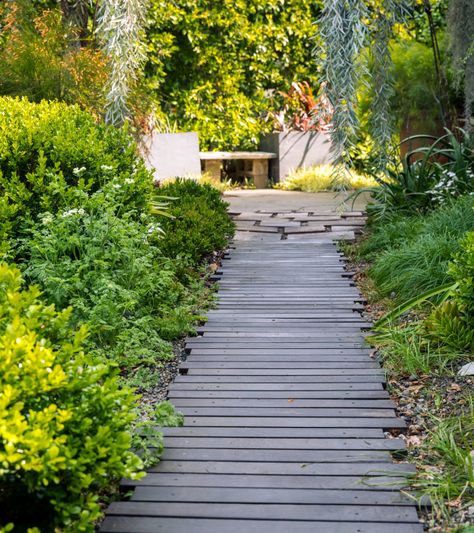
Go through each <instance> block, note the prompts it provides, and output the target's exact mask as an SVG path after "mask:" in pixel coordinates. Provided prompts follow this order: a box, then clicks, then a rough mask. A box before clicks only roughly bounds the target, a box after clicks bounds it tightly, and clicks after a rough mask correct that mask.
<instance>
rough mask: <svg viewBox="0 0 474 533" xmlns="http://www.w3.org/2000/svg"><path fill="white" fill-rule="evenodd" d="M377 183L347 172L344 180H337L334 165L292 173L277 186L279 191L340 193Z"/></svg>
mask: <svg viewBox="0 0 474 533" xmlns="http://www.w3.org/2000/svg"><path fill="white" fill-rule="evenodd" d="M376 185H377V183H376V182H375V180H373V179H372V178H369V177H368V176H363V175H361V174H357V173H356V172H350V173H349V172H345V176H344V179H343V180H341V179H340V178H338V179H337V180H335V176H334V167H333V166H332V165H318V166H314V167H309V168H301V169H298V170H295V171H293V172H291V173H290V174H289V175H288V177H287V178H285V181H283V182H282V183H279V184H278V185H277V188H278V189H283V190H285V191H305V192H320V191H338V190H341V189H362V188H363V187H369V186H376Z"/></svg>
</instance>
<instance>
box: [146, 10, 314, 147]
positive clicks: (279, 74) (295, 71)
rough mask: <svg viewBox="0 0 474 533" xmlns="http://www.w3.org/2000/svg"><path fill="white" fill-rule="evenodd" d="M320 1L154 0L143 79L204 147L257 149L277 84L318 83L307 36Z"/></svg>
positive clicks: (168, 112)
mask: <svg viewBox="0 0 474 533" xmlns="http://www.w3.org/2000/svg"><path fill="white" fill-rule="evenodd" d="M321 4H322V2H320V1H319V0H318V1H315V2H307V1H305V0H285V1H284V2H283V1H280V0H271V1H269V2H261V1H259V0H219V1H217V2H216V1H215V0H202V1H200V2H196V1H194V0H176V1H174V2H168V1H166V0H153V1H152V2H151V9H150V17H151V24H150V27H149V29H148V42H149V47H148V50H149V61H148V66H147V78H148V82H149V85H150V88H151V90H152V91H154V92H155V94H156V95H157V100H158V101H159V103H160V106H161V108H162V111H163V114H164V116H166V117H171V118H172V119H175V120H177V122H178V126H179V127H180V128H182V129H184V130H195V131H198V132H199V134H200V139H201V144H202V146H203V147H204V148H212V149H226V150H230V149H235V148H255V146H256V145H257V144H258V136H259V134H260V132H261V131H262V129H265V128H268V127H270V124H268V125H265V123H264V120H263V119H264V115H265V113H266V112H268V111H276V110H278V109H279V107H280V105H281V99H280V97H279V95H278V91H279V90H281V91H288V90H289V88H290V86H291V83H292V82H293V81H308V82H309V83H310V85H311V86H312V87H313V88H315V87H318V86H319V83H318V72H317V68H316V66H315V64H314V60H313V57H312V49H313V47H314V45H315V40H314V39H311V38H309V37H310V36H313V35H314V34H315V28H314V25H313V23H314V21H315V20H316V19H317V18H318V17H319V15H320V5H321ZM267 91H268V92H267ZM271 95H273V96H274V97H276V101H273V96H271Z"/></svg>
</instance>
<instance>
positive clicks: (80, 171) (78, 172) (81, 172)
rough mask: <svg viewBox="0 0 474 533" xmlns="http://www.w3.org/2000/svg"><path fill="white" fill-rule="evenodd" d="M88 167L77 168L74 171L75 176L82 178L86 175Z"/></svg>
mask: <svg viewBox="0 0 474 533" xmlns="http://www.w3.org/2000/svg"><path fill="white" fill-rule="evenodd" d="M86 170H87V169H86V167H81V168H78V167H75V168H74V169H73V171H72V173H73V174H74V175H75V176H81V175H82V174H84V172H85V171H86Z"/></svg>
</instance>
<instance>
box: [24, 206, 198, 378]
mask: <svg viewBox="0 0 474 533" xmlns="http://www.w3.org/2000/svg"><path fill="white" fill-rule="evenodd" d="M94 199H95V198H94V197H92V200H94ZM92 200H90V201H89V202H87V203H85V204H84V208H85V209H84V208H83V209H81V210H80V211H79V212H78V211H77V210H68V211H65V212H62V213H59V214H58V215H57V216H54V217H53V216H52V215H47V217H48V218H46V217H43V221H44V224H43V225H42V226H38V227H37V228H35V229H34V230H33V235H32V237H31V238H30V239H28V242H27V244H26V246H27V247H28V249H29V251H30V257H29V260H28V263H27V266H26V269H25V273H26V275H27V276H28V280H29V281H31V282H35V283H38V284H39V286H40V287H41V289H42V290H43V291H44V294H45V296H46V297H47V298H48V301H50V302H52V303H54V304H55V305H56V306H57V307H58V308H64V307H66V306H68V305H73V306H74V313H73V317H74V321H75V323H78V324H81V323H87V324H88V325H89V328H90V332H91V333H90V338H89V347H90V350H91V351H92V352H93V353H95V354H100V355H101V356H102V358H105V359H108V360H109V361H115V362H116V363H118V364H119V365H120V367H121V368H122V369H124V370H126V371H127V373H130V372H133V371H134V369H136V367H138V366H140V365H143V364H146V365H156V364H157V361H159V359H160V358H163V357H164V356H167V355H168V356H169V355H170V354H171V349H170V346H169V344H168V343H167V342H165V341H164V339H172V338H175V337H176V336H177V335H180V334H184V333H188V332H190V331H191V323H192V320H193V312H192V304H193V299H192V297H191V296H190V295H189V294H188V290H187V289H186V288H185V287H184V286H183V284H182V283H180V282H179V281H178V280H177V279H176V276H175V270H176V267H175V265H174V264H173V262H172V261H170V260H168V259H166V258H163V257H162V256H161V254H160V252H159V249H158V248H157V247H156V246H155V245H154V244H153V241H154V240H156V235H155V234H154V232H155V231H156V230H154V228H153V226H151V225H150V226H148V229H147V226H146V225H144V224H142V223H141V222H136V221H134V220H133V219H131V218H130V217H128V216H126V215H124V216H122V217H121V218H118V217H117V216H116V215H115V214H114V213H113V210H112V209H110V208H109V209H106V208H102V207H101V206H100V204H98V205H97V206H96V207H95V208H94V206H93V205H92V206H91V204H92Z"/></svg>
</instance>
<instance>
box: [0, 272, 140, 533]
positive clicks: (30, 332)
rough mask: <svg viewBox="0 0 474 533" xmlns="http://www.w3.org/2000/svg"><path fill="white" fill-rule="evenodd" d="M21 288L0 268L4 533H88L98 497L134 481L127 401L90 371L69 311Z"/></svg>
mask: <svg viewBox="0 0 474 533" xmlns="http://www.w3.org/2000/svg"><path fill="white" fill-rule="evenodd" d="M21 285H22V279H21V275H20V272H19V271H18V270H17V269H16V268H12V267H9V266H7V265H5V264H0V352H1V353H2V357H1V358H0V508H1V509H2V512H1V517H0V529H1V528H2V526H3V527H6V528H7V530H9V529H10V528H12V527H13V526H12V525H11V524H14V526H15V530H18V531H26V529H27V528H32V527H39V528H41V530H43V531H56V528H60V529H61V530H63V528H64V530H65V531H93V522H94V520H95V519H97V518H98V517H99V516H100V507H99V504H98V494H99V492H100V491H101V490H102V489H103V488H104V487H108V486H109V485H110V484H111V482H112V481H113V480H114V479H119V478H120V477H122V476H127V477H130V476H131V477H132V478H136V477H137V476H139V475H140V474H139V471H140V468H141V461H140V459H139V458H138V457H137V456H136V455H134V454H133V453H132V452H130V451H129V449H130V443H131V436H130V434H129V432H128V431H127V427H128V426H129V425H130V423H131V421H132V419H133V414H132V413H133V405H134V403H133V394H132V392H131V390H130V389H127V388H126V387H122V388H119V386H118V382H117V379H116V377H115V376H114V375H113V374H112V373H111V372H110V370H109V369H108V368H107V367H106V366H103V365H93V364H91V362H90V360H89V358H88V356H87V355H86V354H85V353H84V352H83V350H82V345H83V341H84V338H85V335H86V332H85V330H84V329H79V330H72V329H71V328H70V326H69V323H68V322H69V316H70V313H71V310H70V309H66V310H64V311H62V312H57V311H56V310H55V309H54V307H52V306H46V305H44V304H43V303H42V301H41V300H40V299H39V291H38V289H36V288H30V289H22V288H21ZM26 507H27V510H26Z"/></svg>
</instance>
